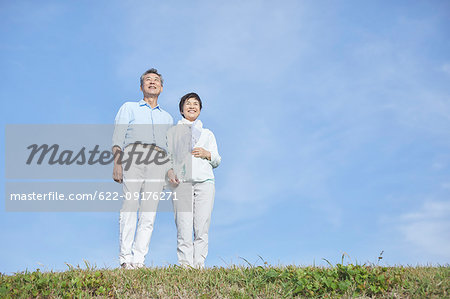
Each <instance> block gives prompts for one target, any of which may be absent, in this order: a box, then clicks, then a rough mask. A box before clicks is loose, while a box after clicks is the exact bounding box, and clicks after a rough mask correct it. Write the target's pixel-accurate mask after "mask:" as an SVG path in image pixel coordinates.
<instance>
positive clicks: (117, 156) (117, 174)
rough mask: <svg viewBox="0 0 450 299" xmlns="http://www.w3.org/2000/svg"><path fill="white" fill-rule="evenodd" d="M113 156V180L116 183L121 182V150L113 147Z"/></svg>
mask: <svg viewBox="0 0 450 299" xmlns="http://www.w3.org/2000/svg"><path fill="white" fill-rule="evenodd" d="M112 152H113V155H114V169H113V179H114V181H115V182H117V183H122V182H123V168H122V163H121V161H120V160H121V156H122V150H121V149H120V147H118V146H114V147H113V149H112Z"/></svg>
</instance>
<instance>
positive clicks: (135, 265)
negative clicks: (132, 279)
mask: <svg viewBox="0 0 450 299" xmlns="http://www.w3.org/2000/svg"><path fill="white" fill-rule="evenodd" d="M140 268H145V265H144V264H143V263H133V269H140Z"/></svg>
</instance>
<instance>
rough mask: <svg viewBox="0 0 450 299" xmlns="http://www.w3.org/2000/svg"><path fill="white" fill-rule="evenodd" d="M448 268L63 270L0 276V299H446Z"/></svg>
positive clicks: (449, 280)
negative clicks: (297, 298)
mask: <svg viewBox="0 0 450 299" xmlns="http://www.w3.org/2000/svg"><path fill="white" fill-rule="evenodd" d="M449 292H450V268H449V267H448V266H441V267H381V266H375V265H371V266H367V265H353V264H347V265H343V264H337V265H334V266H331V265H330V266H329V267H299V266H281V267H274V266H268V265H267V264H266V265H265V266H258V267H255V266H248V267H242V266H231V267H228V268H218V267H215V268H209V269H205V270H195V269H184V268H181V267H178V266H169V267H164V268H143V269H137V270H122V269H113V270H107V269H95V268H93V267H90V266H89V265H87V267H86V269H81V268H79V267H78V268H73V267H69V270H68V271H65V272H40V271H39V270H36V271H34V272H27V271H25V272H21V273H16V274H14V275H4V274H0V297H1V298H17V297H19V298H20V297H22V298H29V297H39V298H49V297H50V298H56V297H57V298H73V297H80V298H85V297H118V298H142V297H146V298H167V297H170V298H286V297H287V298H290V297H296V296H298V297H316V298H335V297H359V298H368V297H369V298H450V295H449Z"/></svg>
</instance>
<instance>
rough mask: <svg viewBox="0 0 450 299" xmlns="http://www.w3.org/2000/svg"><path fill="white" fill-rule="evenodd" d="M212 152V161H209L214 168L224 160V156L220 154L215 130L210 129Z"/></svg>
mask: <svg viewBox="0 0 450 299" xmlns="http://www.w3.org/2000/svg"><path fill="white" fill-rule="evenodd" d="M208 139H209V140H208V143H209V148H210V151H209V152H210V153H211V161H209V163H210V164H211V166H212V167H213V168H216V167H217V166H219V164H220V162H221V161H222V158H221V157H220V155H219V151H218V150H217V142H216V137H214V134H213V132H211V131H209V138H208Z"/></svg>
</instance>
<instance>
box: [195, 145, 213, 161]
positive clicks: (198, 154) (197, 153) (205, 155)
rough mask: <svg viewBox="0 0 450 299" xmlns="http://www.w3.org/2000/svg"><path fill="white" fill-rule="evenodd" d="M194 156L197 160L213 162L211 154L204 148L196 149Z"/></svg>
mask: <svg viewBox="0 0 450 299" xmlns="http://www.w3.org/2000/svg"><path fill="white" fill-rule="evenodd" d="M192 155H194V157H197V158H202V159H208V160H210V161H211V153H210V152H208V151H207V150H205V149H204V148H203V147H194V150H193V151H192Z"/></svg>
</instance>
